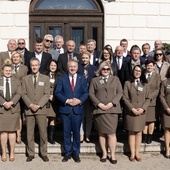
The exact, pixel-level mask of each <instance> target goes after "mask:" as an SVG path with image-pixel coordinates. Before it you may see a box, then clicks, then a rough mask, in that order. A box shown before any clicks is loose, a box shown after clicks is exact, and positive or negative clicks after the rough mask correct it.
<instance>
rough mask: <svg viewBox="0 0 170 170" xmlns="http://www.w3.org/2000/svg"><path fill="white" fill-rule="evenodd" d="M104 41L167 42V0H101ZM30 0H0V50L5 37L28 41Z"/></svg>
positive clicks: (169, 37) (169, 29)
mask: <svg viewBox="0 0 170 170" xmlns="http://www.w3.org/2000/svg"><path fill="white" fill-rule="evenodd" d="M102 2H103V6H104V10H105V14H104V20H105V21H104V29H105V32H104V36H105V42H104V43H105V44H111V45H112V46H113V48H115V46H116V45H118V44H119V41H120V39H122V38H126V39H128V41H129V47H130V46H132V45H133V44H138V45H139V46H141V45H142V44H143V43H146V42H148V43H150V45H151V46H152V48H153V43H154V41H155V40H156V39H161V40H163V42H167V43H170V22H169V20H170V0H115V2H114V1H112V2H108V1H107V0H102ZM29 4H30V0H20V1H7V0H0V51H5V50H6V49H7V48H6V44H7V41H8V40H9V39H11V38H14V39H18V38H20V37H22V38H25V39H26V43H27V48H29V47H28V45H29Z"/></svg>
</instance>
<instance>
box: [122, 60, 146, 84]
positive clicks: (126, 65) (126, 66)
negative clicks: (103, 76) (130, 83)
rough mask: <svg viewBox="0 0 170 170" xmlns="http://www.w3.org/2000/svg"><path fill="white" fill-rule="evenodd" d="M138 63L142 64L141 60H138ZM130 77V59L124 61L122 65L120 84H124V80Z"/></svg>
mask: <svg viewBox="0 0 170 170" xmlns="http://www.w3.org/2000/svg"><path fill="white" fill-rule="evenodd" d="M140 65H141V66H142V65H143V62H142V61H141V60H140ZM131 78H132V66H131V59H130V61H128V62H125V63H124V64H123V65H122V68H121V71H120V79H121V83H122V86H124V84H125V81H127V80H130V79H131Z"/></svg>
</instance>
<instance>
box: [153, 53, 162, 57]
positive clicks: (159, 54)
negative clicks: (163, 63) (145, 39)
mask: <svg viewBox="0 0 170 170" xmlns="http://www.w3.org/2000/svg"><path fill="white" fill-rule="evenodd" d="M155 55H156V56H162V55H163V54H162V53H157V54H155Z"/></svg>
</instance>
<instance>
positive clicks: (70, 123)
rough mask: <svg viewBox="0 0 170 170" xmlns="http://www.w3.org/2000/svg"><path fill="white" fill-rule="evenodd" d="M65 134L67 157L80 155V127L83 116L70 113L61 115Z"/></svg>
mask: <svg viewBox="0 0 170 170" xmlns="http://www.w3.org/2000/svg"><path fill="white" fill-rule="evenodd" d="M60 117H61V120H62V122H63V132H64V149H65V154H66V155H67V156H71V155H72V154H73V155H78V154H79V153H80V125H81V122H82V117H83V116H82V115H78V114H74V113H70V114H61V115H60Z"/></svg>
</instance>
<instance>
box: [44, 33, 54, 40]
mask: <svg viewBox="0 0 170 170" xmlns="http://www.w3.org/2000/svg"><path fill="white" fill-rule="evenodd" d="M47 37H51V38H52V41H53V39H54V38H53V36H52V35H51V34H46V35H44V40H45V39H47Z"/></svg>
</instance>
